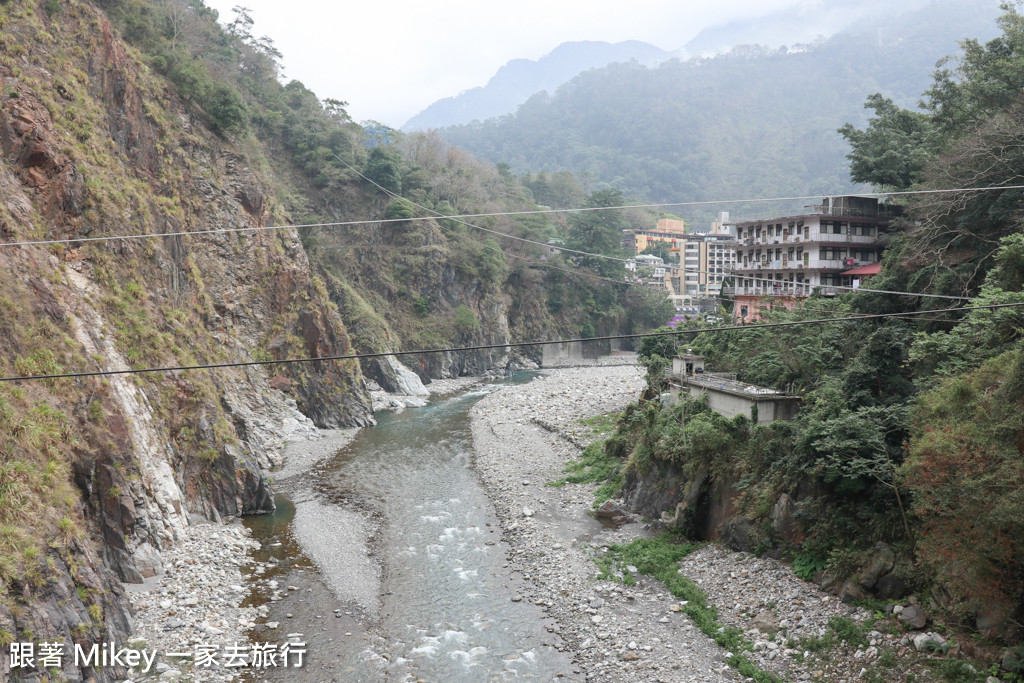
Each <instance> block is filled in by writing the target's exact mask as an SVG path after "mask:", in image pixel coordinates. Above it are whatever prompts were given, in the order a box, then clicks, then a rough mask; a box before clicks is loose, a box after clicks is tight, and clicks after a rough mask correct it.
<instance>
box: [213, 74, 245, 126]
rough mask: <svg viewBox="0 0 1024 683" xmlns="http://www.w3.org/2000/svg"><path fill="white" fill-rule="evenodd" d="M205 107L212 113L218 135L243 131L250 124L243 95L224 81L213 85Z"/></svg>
mask: <svg viewBox="0 0 1024 683" xmlns="http://www.w3.org/2000/svg"><path fill="white" fill-rule="evenodd" d="M203 108H204V109H206V113H207V114H209V115H210V124H211V127H212V128H213V132H214V133H217V134H218V135H225V134H227V133H237V132H240V131H243V130H245V127H246V125H247V124H248V115H247V113H246V108H245V103H244V102H243V101H242V97H241V95H239V94H238V91H237V90H235V89H234V88H232V87H231V86H228V85H224V84H223V83H216V84H214V85H213V86H212V88H211V90H210V94H209V97H207V98H206V100H205V101H204V102H203Z"/></svg>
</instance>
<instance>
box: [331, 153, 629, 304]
mask: <svg viewBox="0 0 1024 683" xmlns="http://www.w3.org/2000/svg"><path fill="white" fill-rule="evenodd" d="M331 156H333V157H334V158H335V159H337V160H338V161H340V162H341V163H342V164H343V165H345V166H346V167H347V168H348V169H349V170H350V171H352V172H353V173H355V174H356V175H357V176H359V177H360V178H362V179H363V180H365V181H366V182H368V183H371V184H372V185H373V186H374V187H376V188H377V189H379V190H380V191H381V192H383V193H384V194H386V195H387V196H388V197H391V198H392V199H395V200H398V199H401V200H402V201H405V202H408V203H409V204H411V205H412V206H414V207H416V208H417V209H420V210H421V211H425V212H427V213H428V214H433V216H432V217H433V218H434V219H436V220H443V219H445V218H448V219H451V220H454V221H455V222H457V223H461V224H462V225H465V226H467V227H470V228H475V229H477V230H483V231H484V232H489V233H492V234H495V235H500V236H502V237H508V238H510V239H514V240H519V241H521V242H528V243H530V244H534V245H539V246H541V247H543V248H545V249H547V248H548V246H549V245H547V244H544V243H542V242H537V241H534V240H529V239H526V238H524V237H517V236H515V235H509V234H507V233H503V232H498V231H497V230H491V229H489V228H485V227H482V226H479V225H474V224H473V223H469V222H467V221H464V220H461V219H460V218H456V217H452V216H448V217H446V216H443V215H441V213H440V212H438V211H434V210H433V209H429V208H427V207H425V206H423V205H421V204H417V203H416V202H414V201H412V200H411V199H407V198H405V197H402V196H401V195H399V194H397V193H395V192H392V191H391V190H389V189H388V188H386V187H384V186H383V185H381V184H380V183H378V182H377V181H375V180H373V179H372V178H369V177H367V176H365V175H363V174H362V173H361V172H359V170H358V169H356V168H355V167H353V166H352V165H351V164H349V163H348V162H347V161H345V160H344V159H342V158H341V157H339V156H338V155H337V154H335V153H333V152H331ZM465 239H468V240H469V241H471V242H474V243H475V244H479V245H480V246H482V247H484V248H485V249H497V250H498V251H500V252H501V253H503V254H505V255H506V256H511V257H512V258H517V259H522V260H523V261H528V262H530V263H533V264H537V265H540V266H542V267H545V268H551V269H553V270H560V271H562V272H565V273H569V274H571V275H581V276H583V277H589V278H591V279H594V280H603V281H605V282H610V283H612V284H617V285H626V286H629V287H644V286H643V285H637V284H635V283H632V282H629V281H628V280H614V279H612V278H609V277H604V276H602V275H597V274H594V273H589V272H587V271H584V270H570V269H569V268H562V267H560V266H556V265H554V264H548V263H544V262H542V261H534V260H533V259H531V258H529V257H527V256H520V255H518V254H513V253H512V252H509V251H505V250H504V249H501V248H499V247H492V246H491V245H489V244H486V243H484V242H480V241H479V240H475V239H473V238H472V237H465ZM559 249H562V248H561V247H559ZM563 250H564V251H572V252H574V253H577V254H585V255H587V256H598V257H600V258H609V259H614V260H616V261H621V260H624V259H619V258H616V257H614V256H603V255H602V254H589V253H587V252H585V251H576V250H573V249H563ZM644 289H647V288H646V287H644Z"/></svg>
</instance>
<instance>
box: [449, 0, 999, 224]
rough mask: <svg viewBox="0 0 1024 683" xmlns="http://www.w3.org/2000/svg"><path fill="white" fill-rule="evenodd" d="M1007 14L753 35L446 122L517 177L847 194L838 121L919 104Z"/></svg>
mask: <svg viewBox="0 0 1024 683" xmlns="http://www.w3.org/2000/svg"><path fill="white" fill-rule="evenodd" d="M998 14H999V8H998V6H997V3H996V2H992V3H991V4H989V3H980V4H979V3H978V2H977V1H976V0H941V1H939V2H933V3H931V4H929V5H928V6H927V7H925V8H921V9H918V10H916V11H913V12H909V13H905V14H903V15H902V16H901V17H899V18H896V19H893V18H891V16H885V17H884V18H881V19H879V20H878V21H877V22H875V23H872V22H870V21H867V20H864V19H861V20H858V21H856V22H855V25H854V26H853V27H851V29H850V30H846V31H842V32H840V33H838V34H836V35H834V36H832V37H831V38H829V39H827V40H819V41H815V43H814V44H812V45H801V46H799V48H798V49H795V50H794V49H791V48H784V47H781V46H779V47H773V48H769V47H764V46H751V45H747V46H739V47H737V48H735V49H734V50H732V51H731V52H729V53H727V54H722V55H718V56H715V57H702V58H691V59H688V60H685V61H680V60H667V61H665V62H663V63H662V64H660V65H659V66H658V67H656V68H645V67H643V66H640V65H637V64H621V63H620V64H613V65H609V66H607V67H604V68H602V69H593V70H590V71H587V72H585V73H582V74H580V75H579V76H577V77H575V78H574V79H572V80H571V81H569V82H568V83H566V84H565V85H563V86H561V87H560V88H558V90H557V91H556V92H555V93H553V94H548V93H538V94H536V95H534V96H533V97H531V98H530V99H529V100H527V102H525V103H524V104H523V105H521V106H520V107H519V109H518V110H517V112H516V114H514V115H511V116H504V117H501V118H497V119H491V120H488V121H483V122H476V123H473V124H466V125H461V126H451V127H448V128H443V129H440V130H439V132H440V134H441V136H442V137H443V138H444V139H446V140H447V141H449V142H450V143H452V144H454V145H456V146H458V147H461V148H463V149H465V150H467V151H469V152H470V153H472V154H474V155H475V156H477V157H478V158H482V159H486V160H488V161H491V162H493V163H502V162H503V163H507V164H508V165H509V166H510V167H511V170H512V172H513V173H516V174H524V173H534V174H536V173H549V174H551V173H558V172H561V171H571V172H574V173H582V174H583V176H584V177H585V178H586V179H587V182H588V183H590V186H591V187H592V188H596V189H601V188H603V187H609V186H612V187H616V188H619V189H621V190H623V191H625V192H626V193H627V194H628V195H631V196H633V197H636V198H643V199H649V200H652V201H658V202H672V201H678V200H680V199H681V198H682V199H685V200H700V201H708V200H714V199H720V198H723V197H736V198H739V197H750V198H753V197H772V196H776V197H777V196H810V195H816V194H832V193H835V192H849V191H853V190H855V189H857V188H856V187H855V186H854V185H853V184H852V183H851V182H850V180H849V168H848V162H847V159H846V157H845V155H846V153H847V152H848V150H849V148H848V146H847V144H846V142H845V141H844V140H843V139H842V137H841V136H840V135H839V134H838V132H837V129H838V128H840V127H841V126H842V125H843V124H845V123H847V122H850V123H853V124H854V125H855V126H863V125H864V124H865V123H866V121H867V117H868V113H867V112H866V111H865V110H864V102H865V100H866V99H867V97H868V95H870V94H872V93H875V92H881V93H882V94H883V95H884V96H886V97H890V98H892V99H893V100H894V101H895V102H896V103H897V104H898V105H899V106H903V107H915V106H916V104H917V102H918V100H919V99H920V97H921V94H922V92H923V91H924V90H925V89H926V88H927V87H928V86H929V85H930V81H931V75H932V73H933V71H934V69H935V64H936V61H937V60H938V59H940V58H942V57H944V56H946V55H952V54H956V53H958V52H959V48H958V45H957V43H958V41H960V40H963V39H965V38H978V39H980V40H981V41H986V40H988V39H990V38H992V37H994V36H995V35H996V33H997V27H996V24H995V18H996V17H997V16H998ZM862 189H863V188H862ZM734 208H735V211H736V213H737V215H740V214H742V212H743V211H744V210H746V209H748V208H749V209H750V210H752V211H753V210H755V209H756V207H753V206H751V207H734ZM704 218H706V217H705V216H703V215H702V216H701V219H702V220H703V219H704Z"/></svg>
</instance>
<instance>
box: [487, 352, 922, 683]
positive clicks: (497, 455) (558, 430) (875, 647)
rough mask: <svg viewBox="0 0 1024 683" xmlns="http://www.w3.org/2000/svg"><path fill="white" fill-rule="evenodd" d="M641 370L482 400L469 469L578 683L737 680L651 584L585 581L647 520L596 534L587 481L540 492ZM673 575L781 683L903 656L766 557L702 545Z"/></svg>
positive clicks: (576, 375)
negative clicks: (687, 582) (570, 656)
mask: <svg viewBox="0 0 1024 683" xmlns="http://www.w3.org/2000/svg"><path fill="white" fill-rule="evenodd" d="M612 361H614V362H615V363H621V358H617V359H609V363H611V362H612ZM643 374H644V371H643V368H640V367H636V366H634V367H613V366H611V365H609V366H605V367H588V368H575V369H564V370H554V371H546V372H545V373H544V374H543V375H541V376H540V377H538V378H537V379H536V380H534V381H533V382H530V383H528V384H525V385H521V386H517V387H509V388H506V389H504V390H503V391H500V392H497V393H495V394H492V395H490V396H488V397H486V398H485V399H484V400H482V401H480V402H479V403H478V404H477V405H476V406H475V407H474V408H473V409H472V411H471V416H472V429H473V438H474V447H475V450H476V454H477V455H476V468H477V471H478V473H479V475H480V477H481V479H482V481H483V482H484V485H485V487H486V488H487V491H488V494H489V495H490V497H491V499H492V500H493V502H494V504H495V508H496V509H497V512H498V516H499V519H500V520H501V525H502V530H503V533H504V537H505V540H507V541H508V543H509V544H510V551H509V558H510V565H511V566H512V568H513V569H514V570H515V571H516V572H518V573H519V574H521V575H522V576H523V578H524V579H526V580H527V582H528V585H529V589H528V590H527V591H526V592H525V593H524V594H523V596H522V598H523V599H524V600H530V601H533V602H535V603H538V604H541V605H543V606H544V607H545V608H546V609H547V612H548V614H550V615H551V616H553V617H554V619H555V620H556V622H557V626H556V628H557V630H558V632H559V633H560V635H561V636H562V637H563V639H564V640H565V642H566V645H567V647H568V648H569V649H570V651H572V652H574V654H575V659H574V664H575V665H576V670H578V671H580V672H581V673H582V674H583V675H584V676H585V677H586V679H587V680H591V681H608V682H619V681H724V680H739V679H740V678H741V677H740V676H739V674H738V673H737V672H735V671H734V670H732V669H730V668H729V667H728V666H727V665H726V663H725V660H726V658H727V657H728V656H729V653H727V652H725V651H724V650H723V649H722V648H720V647H719V646H718V645H716V644H715V643H714V642H713V641H712V640H711V639H709V638H708V637H707V636H706V635H704V634H703V633H701V632H700V631H699V630H698V629H697V628H696V627H695V626H694V625H693V623H692V622H691V621H690V620H689V618H688V617H686V616H685V615H683V614H681V613H680V612H679V611H678V610H679V606H678V602H677V600H676V599H675V598H673V597H672V596H671V595H670V594H669V592H668V591H667V590H666V589H665V588H664V586H663V585H662V584H661V583H660V582H658V581H655V580H653V579H650V578H648V577H645V576H641V575H635V577H636V579H637V584H636V585H635V586H627V585H624V584H623V583H618V582H609V581H597V580H595V579H596V577H597V575H598V573H599V570H598V567H597V565H596V563H595V562H594V560H593V558H594V557H597V556H600V554H601V553H602V552H604V550H605V549H606V548H607V547H608V546H609V545H610V544H613V543H628V542H629V541H631V540H633V539H635V538H638V537H645V536H652V535H655V534H656V533H657V532H658V529H657V528H656V527H657V524H655V525H650V524H645V523H643V522H642V521H636V520H634V521H633V522H632V523H629V524H626V525H624V526H622V527H620V528H618V529H615V528H609V527H604V526H602V525H600V524H598V523H597V522H596V521H594V520H593V519H592V518H591V516H590V515H591V514H592V504H593V492H594V489H595V488H596V487H597V484H571V483H567V484H564V485H563V486H561V487H557V488H556V487H553V486H549V485H548V484H549V483H550V482H553V481H556V480H560V479H562V477H563V476H564V468H565V465H566V463H567V462H569V461H572V460H574V459H576V458H577V456H579V454H580V453H581V451H582V447H583V446H584V445H585V444H586V443H588V442H589V441H590V440H591V439H592V437H593V434H592V433H591V430H590V428H589V427H588V426H586V424H585V423H584V422H581V420H584V419H585V418H590V417H592V416H595V415H602V414H607V413H612V412H618V411H621V410H622V409H623V408H624V407H625V406H626V405H627V404H628V403H630V402H632V401H633V400H635V399H636V397H637V396H638V394H639V393H640V391H641V389H642V387H643V385H644V381H643ZM680 573H681V574H683V575H684V576H686V577H687V578H689V579H691V580H693V581H694V582H695V583H696V584H697V585H698V586H700V588H701V589H702V590H704V591H705V592H706V594H707V597H708V603H709V604H710V605H712V606H714V607H715V608H716V609H717V611H718V614H719V619H720V622H721V624H722V625H723V626H727V627H735V628H738V629H741V630H742V631H743V633H744V637H745V638H746V639H747V641H748V642H749V643H750V645H751V646H752V647H753V651H752V652H747V653H745V654H746V656H747V657H748V659H750V660H751V661H752V662H753V663H754V664H755V665H756V666H757V667H758V668H760V669H761V670H763V671H767V672H771V673H774V674H777V675H780V676H782V677H785V678H788V679H791V680H830V681H854V680H866V679H868V678H870V677H871V676H872V675H873V676H875V677H876V678H875V679H874V680H881V679H877V676H879V675H882V676H884V675H885V673H884V672H885V671H887V670H888V671H889V672H890V673H892V672H893V671H894V670H895V669H896V668H903V663H904V662H906V661H907V659H908V658H912V656H913V650H914V644H913V643H912V642H911V638H910V636H915V635H916V634H909V635H907V634H903V633H900V632H899V631H898V630H897V629H895V628H894V627H893V625H892V624H888V623H884V624H883V623H882V622H881V621H879V623H877V624H875V623H874V621H875V620H876V618H877V617H876V616H875V615H872V614H870V613H869V612H868V611H867V610H865V609H863V608H859V607H852V606H850V605H847V604H844V603H842V602H840V601H839V600H838V599H837V598H836V597H835V596H834V595H831V594H828V593H826V592H824V591H822V590H820V589H819V588H818V587H817V586H816V585H814V584H812V583H808V582H805V581H801V580H800V579H799V578H797V577H796V575H795V574H794V573H793V570H792V568H791V567H789V566H787V565H785V564H782V563H779V562H776V561H774V560H770V559H767V558H757V557H754V556H752V555H750V554H749V553H741V552H733V551H731V550H728V549H727V548H723V547H721V546H718V545H714V544H708V545H706V546H703V547H702V548H700V549H699V550H697V551H696V552H694V553H692V554H691V555H689V556H687V557H686V558H684V560H683V562H682V563H681V568H680ZM890 621H891V620H890ZM837 627H838V628H837ZM928 637H931V634H930V635H929V636H928ZM884 653H889V655H887V656H889V658H890V659H888V660H887V659H886V658H885V657H883V654H884ZM892 655H896V657H898V658H899V659H900V662H901V663H900V664H899V665H898V664H896V663H895V658H894V657H892ZM880 662H881V663H880ZM886 667H889V668H888V669H887V668H886ZM869 674H870V675H869Z"/></svg>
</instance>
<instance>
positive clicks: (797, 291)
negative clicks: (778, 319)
mask: <svg viewBox="0 0 1024 683" xmlns="http://www.w3.org/2000/svg"><path fill="white" fill-rule="evenodd" d="M815 290H817V292H818V294H820V295H822V296H835V295H836V294H839V293H841V292H842V291H845V290H841V289H837V288H836V287H830V286H826V285H812V284H809V283H806V282H780V283H778V284H777V285H771V284H768V283H760V284H758V285H756V286H753V287H722V295H723V296H755V297H766V296H767V297H776V296H780V297H781V296H793V297H798V298H806V297H809V296H810V295H811V294H812V293H813V292H814V291H815Z"/></svg>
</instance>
